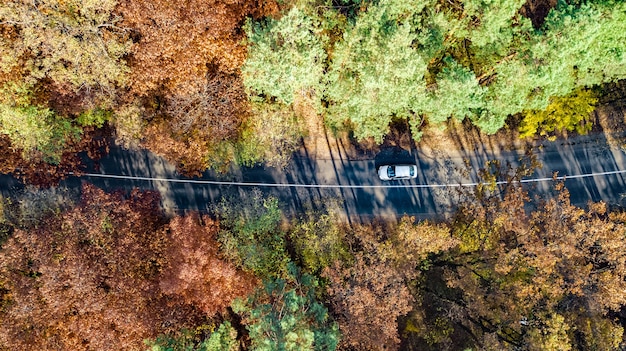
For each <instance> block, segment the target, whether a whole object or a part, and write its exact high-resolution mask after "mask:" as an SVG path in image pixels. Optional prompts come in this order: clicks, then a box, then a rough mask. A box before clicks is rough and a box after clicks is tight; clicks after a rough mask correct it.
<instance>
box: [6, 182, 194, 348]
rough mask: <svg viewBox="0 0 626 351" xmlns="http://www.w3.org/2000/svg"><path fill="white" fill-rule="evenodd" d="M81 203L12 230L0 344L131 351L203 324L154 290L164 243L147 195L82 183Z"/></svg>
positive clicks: (189, 310)
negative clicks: (112, 191)
mask: <svg viewBox="0 0 626 351" xmlns="http://www.w3.org/2000/svg"><path fill="white" fill-rule="evenodd" d="M82 190H83V194H82V199H81V202H80V203H79V204H77V205H76V206H73V207H72V208H70V209H69V210H66V211H62V212H60V213H57V214H54V215H52V216H49V217H47V218H45V219H43V220H42V223H45V226H44V225H42V226H38V227H34V228H30V229H26V230H22V229H16V230H15V232H14V233H13V235H12V237H11V238H10V239H9V240H8V241H7V242H6V243H5V245H4V246H3V248H2V251H0V282H2V284H3V286H5V288H6V289H7V290H8V291H9V295H8V296H9V299H10V303H9V304H8V307H7V308H6V309H5V310H4V311H2V312H1V314H2V316H1V318H2V321H3V322H2V324H1V325H0V348H5V349H13V350H30V349H33V348H35V349H72V350H93V349H108V348H114V349H138V348H140V347H141V341H142V340H143V339H146V338H149V337H154V336H156V335H157V334H159V333H167V332H168V331H169V330H168V325H169V326H170V327H171V328H174V329H180V328H185V327H188V326H189V325H190V324H191V325H193V324H196V323H201V322H202V320H203V319H202V315H201V313H199V311H197V310H195V309H194V308H193V307H191V306H189V305H185V304H183V303H182V302H181V301H179V300H176V299H174V298H165V297H163V296H162V294H161V293H160V292H159V289H158V283H157V277H158V273H159V269H160V268H159V267H161V266H164V265H166V260H167V259H166V257H164V255H163V253H164V247H165V244H166V242H167V238H166V236H165V231H164V230H162V228H161V227H162V224H163V222H162V218H161V217H159V211H158V203H159V198H158V195H156V194H155V193H142V192H139V191H133V192H132V193H131V194H129V196H128V198H126V199H125V198H124V197H123V196H122V194H113V195H107V194H105V193H104V192H103V191H102V190H99V189H96V188H95V187H93V186H89V185H85V186H84V187H83V189H82Z"/></svg>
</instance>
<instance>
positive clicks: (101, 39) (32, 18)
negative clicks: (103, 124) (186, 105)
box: [0, 0, 130, 103]
mask: <svg viewBox="0 0 626 351" xmlns="http://www.w3.org/2000/svg"><path fill="white" fill-rule="evenodd" d="M116 4H117V1H115V0H106V1H87V0H85V1H77V0H72V1H57V0H46V1H41V2H37V3H34V2H32V1H22V0H19V1H11V2H6V3H4V4H3V5H2V6H1V7H0V25H1V26H2V27H5V28H7V27H8V28H11V29H12V30H13V32H12V33H13V34H14V35H12V36H9V37H8V39H7V37H4V36H3V39H2V41H3V44H2V45H3V46H5V47H7V48H9V52H11V53H12V55H14V56H13V59H9V58H7V57H4V56H3V59H2V62H3V64H2V68H3V71H5V72H7V71H9V70H11V68H10V67H11V66H13V67H15V66H16V65H18V66H21V67H20V68H19V69H20V71H21V72H22V74H23V75H24V78H23V79H25V80H26V81H27V82H28V83H31V84H33V83H35V82H37V81H42V80H45V79H50V80H51V81H52V87H53V88H54V89H55V90H56V91H57V92H59V93H61V94H76V95H79V94H84V93H87V95H89V94H90V93H91V91H90V90H93V92H94V93H95V96H96V100H95V101H92V102H91V103H97V101H98V100H100V99H109V98H110V96H112V95H114V94H115V91H116V89H117V88H118V87H121V86H124V84H125V79H126V74H127V73H128V68H127V66H126V64H125V62H124V60H123V57H124V55H126V54H127V53H128V51H129V48H130V41H128V39H127V38H125V35H124V30H123V29H122V28H120V27H118V26H117V24H118V21H119V19H118V18H116V17H115V16H114V15H113V10H114V8H115V6H116Z"/></svg>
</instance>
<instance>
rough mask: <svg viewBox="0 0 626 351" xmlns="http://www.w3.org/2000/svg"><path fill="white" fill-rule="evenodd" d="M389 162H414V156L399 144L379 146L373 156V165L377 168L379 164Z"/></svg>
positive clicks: (397, 163) (382, 164)
mask: <svg viewBox="0 0 626 351" xmlns="http://www.w3.org/2000/svg"><path fill="white" fill-rule="evenodd" d="M389 164H396V165H399V164H415V156H413V155H412V154H411V152H409V151H408V150H405V149H403V148H401V147H399V146H388V147H385V148H381V150H380V152H379V153H378V154H376V156H375V157H374V166H375V167H376V169H378V168H379V167H380V166H384V165H389Z"/></svg>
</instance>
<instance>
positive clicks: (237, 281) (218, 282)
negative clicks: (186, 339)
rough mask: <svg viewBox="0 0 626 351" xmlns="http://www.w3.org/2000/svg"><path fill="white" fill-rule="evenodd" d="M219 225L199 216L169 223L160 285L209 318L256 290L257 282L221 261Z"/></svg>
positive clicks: (164, 290) (191, 216)
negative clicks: (165, 258)
mask: <svg viewBox="0 0 626 351" xmlns="http://www.w3.org/2000/svg"><path fill="white" fill-rule="evenodd" d="M218 231H219V226H218V224H217V223H216V222H213V221H212V220H210V219H209V218H208V217H203V218H202V219H201V218H200V217H199V216H198V215H197V214H190V215H187V216H185V217H175V218H174V219H172V220H171V221H170V223H169V242H170V244H169V247H168V248H167V249H166V251H165V254H166V255H167V257H169V258H170V259H169V264H168V266H167V267H164V269H163V272H162V275H161V278H160V281H159V286H160V288H161V290H162V291H163V292H164V293H166V294H176V295H178V296H181V297H182V298H183V300H184V301H185V302H187V303H189V304H193V305H195V306H197V307H198V308H199V309H201V310H202V311H203V312H205V313H206V314H207V315H208V316H213V315H214V314H215V313H217V312H220V311H222V310H223V309H224V308H226V307H227V306H229V305H230V303H231V301H232V300H233V299H234V298H235V297H240V296H245V295H247V294H248V293H249V292H251V291H252V288H253V286H254V284H255V279H254V278H253V277H251V276H249V275H247V274H244V273H243V272H241V271H238V270H237V269H236V268H235V267H234V266H233V265H232V264H230V263H229V262H226V261H224V260H222V259H220V257H219V255H220V253H219V249H218V242H217V240H216V239H215V236H216V234H217V232H218Z"/></svg>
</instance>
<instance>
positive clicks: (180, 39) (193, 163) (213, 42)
mask: <svg viewBox="0 0 626 351" xmlns="http://www.w3.org/2000/svg"><path fill="white" fill-rule="evenodd" d="M273 9H274V5H273V2H271V1H268V2H257V1H249V0H244V1H222V0H208V1H207V0H186V1H183V2H171V1H166V0H158V1H130V0H123V1H120V5H119V6H118V8H117V11H118V13H119V14H120V16H122V17H123V21H122V23H123V24H124V25H125V26H127V27H128V28H132V31H133V34H134V37H135V40H136V43H135V45H133V50H132V59H131V60H129V64H130V67H131V70H132V71H131V74H130V80H131V83H132V84H131V89H130V92H129V96H128V100H129V103H128V104H127V105H129V106H132V108H130V109H126V110H125V111H120V113H118V115H119V117H118V118H119V119H121V120H120V121H119V122H117V123H116V126H117V128H118V129H120V130H119V131H118V135H122V136H123V138H124V140H123V144H124V145H127V146H128V145H137V144H139V142H140V141H144V143H143V146H145V147H147V148H148V149H150V150H152V151H154V152H156V153H158V154H160V155H163V156H165V157H166V158H167V159H169V160H170V161H172V162H174V163H175V164H176V165H177V168H178V169H179V170H181V171H182V172H183V173H186V174H188V175H195V174H198V173H199V172H202V171H204V170H206V169H207V168H220V167H222V166H225V165H227V163H228V162H230V161H231V160H233V159H234V155H233V152H232V151H231V152H230V154H229V155H227V156H226V157H225V155H224V150H225V149H228V148H225V146H229V145H231V146H230V149H232V144H234V143H235V142H236V141H237V140H238V139H239V136H240V132H241V130H240V129H241V126H242V124H243V123H244V122H245V121H246V119H247V118H248V114H249V106H248V101H247V97H246V95H245V92H244V86H243V84H242V79H241V76H240V72H239V68H240V67H241V65H242V64H243V61H244V57H245V53H246V48H245V46H244V45H243V43H242V39H243V31H242V30H241V26H242V23H243V22H244V20H245V18H247V17H248V16H250V15H252V16H260V15H263V14H267V13H271V12H272V11H273ZM155 117H157V118H155ZM145 122H148V123H147V125H146V126H143V124H144V123H145ZM144 127H145V129H144Z"/></svg>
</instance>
